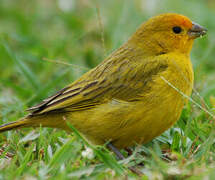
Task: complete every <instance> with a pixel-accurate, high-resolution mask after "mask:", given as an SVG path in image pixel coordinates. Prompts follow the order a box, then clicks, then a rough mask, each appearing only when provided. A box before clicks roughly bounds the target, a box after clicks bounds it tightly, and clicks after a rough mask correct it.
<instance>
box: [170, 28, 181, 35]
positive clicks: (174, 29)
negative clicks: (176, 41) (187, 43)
mask: <svg viewBox="0 0 215 180" xmlns="http://www.w3.org/2000/svg"><path fill="white" fill-rule="evenodd" d="M172 30H173V32H174V33H175V34H179V33H181V31H182V29H181V27H179V26H175V27H173V28H172Z"/></svg>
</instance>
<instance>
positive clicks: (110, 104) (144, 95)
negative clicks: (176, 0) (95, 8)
mask: <svg viewBox="0 0 215 180" xmlns="http://www.w3.org/2000/svg"><path fill="white" fill-rule="evenodd" d="M179 28H180V29H179ZM179 30H181V31H180V32H179ZM178 32H179V33H178ZM205 32H206V30H205V29H204V28H202V27H201V26H199V25H195V24H193V23H192V22H191V21H190V20H189V19H188V18H186V17H184V16H182V15H177V14H164V15H160V16H156V17H154V18H151V19H150V20H148V21H147V22H146V23H144V24H143V25H141V27H140V28H139V29H138V30H137V31H136V32H135V33H134V35H132V37H131V38H130V39H129V40H128V41H127V42H126V43H125V44H124V45H122V46H121V47H120V48H119V49H117V50H116V51H115V52H113V53H112V54H111V55H110V56H109V57H107V58H106V59H105V60H104V61H103V62H102V63H101V64H99V65H98V66H97V67H95V68H94V69H92V70H90V71H89V72H87V73H86V74H84V75H83V76H82V77H81V78H80V79H78V80H76V81H75V82H73V83H72V84H71V85H69V86H67V87H66V88H64V89H62V90H61V91H59V92H58V93H56V94H55V95H53V96H52V97H49V98H48V99H45V100H44V101H43V102H42V103H41V104H39V105H37V106H34V107H32V108H30V109H29V110H30V111H31V114H29V115H28V116H27V117H26V118H23V120H20V121H17V122H13V123H11V124H7V125H3V126H1V127H0V132H3V131H5V130H10V129H13V128H21V127H33V126H35V127H36V126H40V125H42V126H44V127H54V128H61V129H64V130H67V131H68V130H69V128H68V126H67V124H66V121H69V122H70V123H71V124H72V125H73V126H74V127H75V128H76V129H78V130H79V131H80V132H81V133H82V134H83V135H84V136H85V137H86V138H87V139H88V140H90V141H91V142H93V143H95V144H103V143H105V142H107V141H111V142H112V144H113V145H114V146H116V147H118V148H125V147H128V146H131V145H134V144H135V143H145V142H148V141H150V140H151V139H153V138H154V137H156V136H158V135H160V134H161V133H162V132H164V131H165V130H166V129H168V128H169V127H171V126H172V125H173V124H174V123H175V122H176V121H177V120H178V119H179V117H180V114H181V111H182V109H183V106H184V104H186V103H187V99H186V98H185V97H184V96H183V94H184V95H186V96H190V94H191V92H192V87H193V70H192V65H191V61H190V58H189V56H190V51H191V48H192V44H193V40H194V39H195V38H196V37H198V36H200V35H204V34H205Z"/></svg>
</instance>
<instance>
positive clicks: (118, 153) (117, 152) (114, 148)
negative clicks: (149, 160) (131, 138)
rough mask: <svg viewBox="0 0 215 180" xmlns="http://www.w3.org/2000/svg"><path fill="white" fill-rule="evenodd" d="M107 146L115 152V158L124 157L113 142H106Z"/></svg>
mask: <svg viewBox="0 0 215 180" xmlns="http://www.w3.org/2000/svg"><path fill="white" fill-rule="evenodd" d="M107 147H108V148H109V149H110V150H111V151H113V152H114V153H115V154H116V157H117V160H123V159H125V157H124V156H123V155H122V153H121V152H120V151H119V150H118V149H117V148H116V147H115V146H114V145H113V144H111V143H108V144H107Z"/></svg>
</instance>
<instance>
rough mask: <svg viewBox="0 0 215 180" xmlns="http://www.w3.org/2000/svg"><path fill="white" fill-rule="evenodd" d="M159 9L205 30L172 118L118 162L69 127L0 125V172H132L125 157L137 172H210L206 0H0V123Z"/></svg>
mask: <svg viewBox="0 0 215 180" xmlns="http://www.w3.org/2000/svg"><path fill="white" fill-rule="evenodd" d="M164 12H176V13H181V14H184V15H186V16H188V17H189V18H191V19H192V20H193V21H195V22H197V23H199V24H201V25H202V26H204V27H206V28H207V29H208V35H207V36H206V37H204V38H202V39H198V40H196V42H195V45H194V47H193V51H192V54H191V59H192V62H193V66H194V71H195V88H194V90H193V95H192V99H191V100H190V103H189V105H188V106H186V107H185V108H184V110H183V113H182V116H181V118H180V120H179V121H178V123H177V124H176V125H175V126H174V127H173V128H171V129H170V130H168V131H166V132H165V133H164V134H163V135H162V136H160V137H158V138H156V139H155V140H153V141H152V142H150V143H149V144H146V145H142V146H137V147H136V148H134V149H133V150H134V153H133V155H132V156H131V157H129V158H127V159H126V160H124V161H120V162H117V161H116V160H115V156H114V155H113V154H112V153H111V152H109V151H108V150H107V149H105V148H104V147H95V146H92V145H89V144H88V143H87V142H85V141H84V139H82V137H81V136H79V134H78V132H76V133H73V134H67V133H66V132H64V131H61V130H56V129H48V128H37V129H32V128H28V129H23V130H16V131H11V132H6V133H3V134H0V179H15V178H16V179H21V178H22V179H79V178H81V179H89V178H91V179H95V178H96V179H121V178H122V177H124V178H131V179H132V178H133V179H135V178H137V176H136V175H135V174H133V173H131V172H130V171H129V170H127V168H126V167H128V166H131V165H136V166H137V167H138V168H139V169H140V170H141V171H142V172H143V173H144V176H143V177H142V178H143V179H156V178H157V179H168V178H169V179H185V178H187V179H203V178H208V179H212V177H214V176H215V171H214V170H215V148H214V146H215V144H214V137H215V130H214V112H215V111H214V108H215V79H214V76H215V71H214V69H215V60H214V57H215V37H214V33H215V23H214V16H215V2H214V1H213V0H205V1H196V0H189V1H186V0H181V1H172V0H164V1H159V0H134V1H130V0H118V1H114V0H109V1H105V0H102V1H85V0H56V1H51V0H47V1H43V0H37V1H27V0H20V1H13V0H0V69H1V76H0V124H3V123H7V122H11V121H14V120H17V119H19V118H21V117H22V116H24V115H25V114H26V111H25V110H26V109H27V108H28V107H30V106H32V105H34V104H36V103H38V102H40V101H41V100H42V99H43V98H46V97H47V96H49V95H51V94H52V93H54V92H55V91H57V90H59V89H61V88H63V87H64V86H65V85H67V84H69V83H71V82H72V81H73V80H75V79H76V78H78V77H80V76H81V75H82V74H83V73H84V72H86V71H88V70H89V69H91V68H93V67H95V66H96V65H97V64H98V63H99V62H101V61H102V60H103V58H104V57H105V56H107V55H108V54H109V53H110V52H112V51H113V50H114V49H116V48H118V47H119V46H120V45H121V44H122V43H123V42H125V41H126V40H127V39H128V37H129V36H130V35H131V34H132V33H133V32H134V31H135V29H136V28H137V27H138V26H139V25H140V24H141V23H142V22H143V21H145V20H146V19H147V18H149V17H151V16H153V15H157V14H159V13H164ZM122 153H124V155H127V153H126V151H122ZM143 164H144V166H143Z"/></svg>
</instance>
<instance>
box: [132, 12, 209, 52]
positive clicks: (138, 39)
mask: <svg viewBox="0 0 215 180" xmlns="http://www.w3.org/2000/svg"><path fill="white" fill-rule="evenodd" d="M206 32H207V30H206V29H205V28H203V27H202V26H200V25H198V24H196V23H194V22H192V21H191V20H190V19H188V18H187V17H185V16H183V15H179V14H173V13H168V14H162V15H159V16H155V17H153V18H151V19H149V20H148V21H146V22H145V23H144V24H142V25H141V26H140V28H139V29H138V30H137V32H136V33H134V35H133V36H132V37H131V39H130V41H132V43H135V44H136V45H137V46H138V47H140V48H142V49H143V50H144V51H145V52H144V53H145V54H147V53H149V54H150V53H152V54H158V55H159V54H165V53H169V52H180V53H184V54H187V55H189V54H190V51H191V48H192V44H193V41H194V39H195V38H197V37H200V36H203V35H205V34H206Z"/></svg>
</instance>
